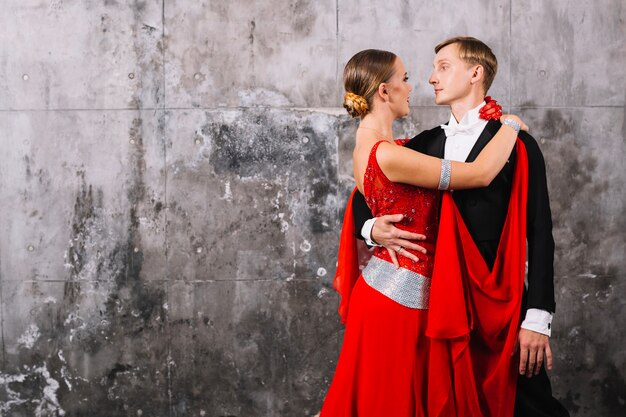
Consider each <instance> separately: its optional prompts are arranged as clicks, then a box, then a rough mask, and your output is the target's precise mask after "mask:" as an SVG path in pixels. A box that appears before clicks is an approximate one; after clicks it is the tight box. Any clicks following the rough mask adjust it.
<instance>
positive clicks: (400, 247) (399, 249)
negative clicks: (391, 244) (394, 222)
mask: <svg viewBox="0 0 626 417" xmlns="http://www.w3.org/2000/svg"><path fill="white" fill-rule="evenodd" d="M402 249H404V248H403V247H402V246H399V247H398V250H397V251H396V252H400V251H401V250H402Z"/></svg>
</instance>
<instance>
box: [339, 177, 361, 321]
mask: <svg viewBox="0 0 626 417" xmlns="http://www.w3.org/2000/svg"><path fill="white" fill-rule="evenodd" d="M355 192H357V188H355V189H354V190H353V191H352V193H351V194H350V199H349V200H348V204H346V211H345V213H344V215H343V226H342V228H341V238H340V240H339V253H338V255H337V272H336V274H335V278H334V279H333V287H335V290H337V292H338V293H339V295H340V296H341V302H340V303H339V315H340V316H341V322H342V323H344V324H345V322H346V318H347V314H348V303H349V301H350V293H351V292H352V288H354V284H355V283H356V280H357V279H358V278H359V275H360V274H361V271H360V270H359V256H358V251H357V241H356V238H355V237H354V220H353V218H352V198H353V197H354V193H355Z"/></svg>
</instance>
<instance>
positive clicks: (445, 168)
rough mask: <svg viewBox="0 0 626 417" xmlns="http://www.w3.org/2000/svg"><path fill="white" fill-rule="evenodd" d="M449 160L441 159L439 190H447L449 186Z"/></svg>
mask: <svg viewBox="0 0 626 417" xmlns="http://www.w3.org/2000/svg"><path fill="white" fill-rule="evenodd" d="M451 168H452V166H451V162H450V160H449V159H442V160H441V175H440V176H439V187H437V188H438V189H439V190H447V189H448V188H450V171H451Z"/></svg>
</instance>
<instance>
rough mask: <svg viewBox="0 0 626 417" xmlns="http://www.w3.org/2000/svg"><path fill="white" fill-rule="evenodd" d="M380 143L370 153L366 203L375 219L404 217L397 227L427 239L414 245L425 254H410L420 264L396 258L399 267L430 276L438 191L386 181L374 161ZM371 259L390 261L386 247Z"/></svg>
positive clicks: (400, 140) (437, 209) (433, 250)
mask: <svg viewBox="0 0 626 417" xmlns="http://www.w3.org/2000/svg"><path fill="white" fill-rule="evenodd" d="M382 142H384V141H380V142H377V143H376V144H375V145H374V146H373V147H372V150H371V151H370V155H369V159H368V162H367V168H366V170H365V177H364V179H363V193H364V195H365V201H366V202H367V205H368V206H369V208H370V209H371V210H372V214H373V215H374V216H375V217H378V216H383V215H385V214H403V215H404V219H403V220H402V221H401V222H399V223H396V227H398V228H399V229H403V230H407V231H409V232H414V233H420V234H423V235H425V236H426V240H424V241H420V242H417V243H418V244H419V245H421V246H423V247H424V248H426V250H427V253H426V254H423V253H421V252H417V251H411V252H412V253H414V254H415V255H417V257H418V258H419V259H420V261H419V262H413V261H411V260H410V259H408V258H407V257H404V256H399V257H398V261H399V262H400V266H401V267H402V268H406V269H410V270H412V271H414V272H417V273H419V274H422V275H425V276H427V277H430V276H431V275H432V270H433V260H434V254H435V242H436V239H437V227H438V224H439V192H438V191H437V190H429V189H426V188H422V187H416V186H414V185H408V184H401V183H395V182H393V181H391V180H389V178H387V176H386V175H385V174H384V173H383V171H382V170H381V169H380V166H379V165H378V161H377V160H376V151H377V149H378V145H380V144H381V143H382ZM406 142H408V139H398V140H396V144H397V145H398V146H404V144H406ZM374 256H376V257H378V258H381V259H384V260H386V261H388V262H391V258H390V257H389V252H387V250H386V249H385V248H381V247H377V248H376V250H375V252H374Z"/></svg>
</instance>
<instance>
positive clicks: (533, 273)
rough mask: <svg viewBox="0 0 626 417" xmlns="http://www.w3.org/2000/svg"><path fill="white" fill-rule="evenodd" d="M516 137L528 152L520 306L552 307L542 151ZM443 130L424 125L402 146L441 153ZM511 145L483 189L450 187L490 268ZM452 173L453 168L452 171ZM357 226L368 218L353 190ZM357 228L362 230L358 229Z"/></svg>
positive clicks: (490, 129) (504, 205) (486, 135)
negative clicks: (525, 242) (524, 285)
mask: <svg viewBox="0 0 626 417" xmlns="http://www.w3.org/2000/svg"><path fill="white" fill-rule="evenodd" d="M500 126H501V124H500V122H497V121H489V122H488V123H487V126H486V127H485V129H484V130H483V132H482V133H481V135H480V136H479V138H478V140H477V141H476V144H475V145H474V147H473V148H472V150H471V151H470V154H469V156H468V157H467V160H466V161H467V162H472V161H473V160H474V159H476V157H477V156H478V154H479V153H480V151H481V150H482V149H483V148H484V147H485V145H487V143H489V141H490V140H491V138H492V137H493V136H494V135H495V134H496V133H497V131H498V129H499V128H500ZM519 137H520V139H521V140H522V142H523V143H524V145H525V146H526V151H527V153H528V202H527V227H526V229H527V232H526V233H527V240H528V291H527V293H526V294H525V297H524V298H525V300H524V306H525V310H526V309H528V308H539V309H542V310H546V311H550V312H554V310H555V302H554V269H553V262H554V240H553V238H552V216H551V213H550V201H549V198H548V186H547V182H546V169H545V163H544V160H543V155H542V154H541V150H540V149H539V146H538V145H537V142H536V141H535V139H534V138H533V137H532V136H530V135H529V134H528V133H526V132H523V131H522V132H520V134H519ZM445 141H446V135H445V133H444V131H443V129H441V128H440V127H436V128H434V129H431V130H426V131H424V132H422V133H420V134H419V135H417V136H415V137H414V138H413V139H411V140H410V141H409V142H408V143H407V144H406V145H405V146H406V147H408V148H411V149H413V150H416V151H418V152H422V153H425V154H428V155H432V156H436V157H439V158H443V153H444V146H445ZM515 160H516V158H515V150H514V151H513V152H512V153H511V156H510V158H509V161H508V162H507V163H506V165H505V166H504V168H503V169H502V171H500V173H499V174H498V175H497V176H496V178H495V179H494V180H493V181H492V182H491V184H489V186H488V187H485V188H477V189H471V190H457V191H454V192H453V197H454V201H455V202H456V205H457V207H458V208H459V212H460V213H461V216H462V217H463V220H464V221H465V224H466V225H467V228H468V230H469V232H470V234H471V235H472V238H473V239H474V242H476V245H477V246H478V249H479V250H480V252H481V254H482V255H483V258H484V259H485V261H486V262H487V265H489V268H492V267H493V264H494V261H495V257H496V251H497V249H498V243H499V241H500V235H501V234H502V228H503V227H504V222H505V220H506V214H507V210H508V205H509V197H510V195H511V184H512V180H513V172H514V166H515ZM452 175H454V173H452ZM353 210H354V221H355V226H356V230H357V231H360V230H361V228H362V227H363V223H365V221H366V220H367V219H370V218H372V217H373V216H372V213H371V211H370V209H369V207H367V204H366V203H365V199H364V198H363V195H362V194H360V193H356V194H355V197H354V202H353ZM358 233H360V232H358Z"/></svg>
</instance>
